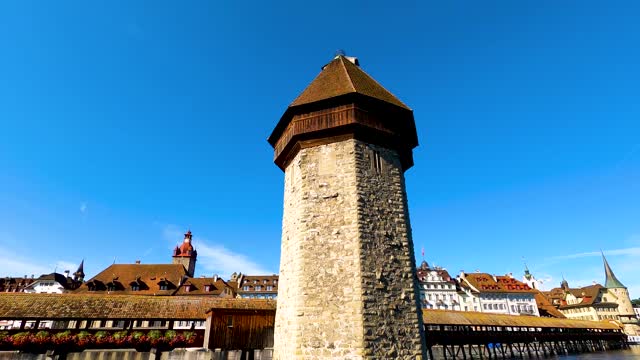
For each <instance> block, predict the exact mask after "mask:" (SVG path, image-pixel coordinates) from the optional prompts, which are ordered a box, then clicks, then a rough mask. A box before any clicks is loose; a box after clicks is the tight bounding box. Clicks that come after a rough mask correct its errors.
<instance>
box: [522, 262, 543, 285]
mask: <svg viewBox="0 0 640 360" xmlns="http://www.w3.org/2000/svg"><path fill="white" fill-rule="evenodd" d="M522 282H523V283H525V284H527V285H528V286H529V287H530V288H532V289H534V290H539V291H542V284H543V281H542V280H538V279H536V277H535V276H533V274H532V273H531V272H530V271H529V267H528V266H527V264H524V276H522Z"/></svg>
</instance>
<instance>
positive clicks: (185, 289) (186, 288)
mask: <svg viewBox="0 0 640 360" xmlns="http://www.w3.org/2000/svg"><path fill="white" fill-rule="evenodd" d="M184 291H185V292H190V291H191V284H187V285H185V286H184Z"/></svg>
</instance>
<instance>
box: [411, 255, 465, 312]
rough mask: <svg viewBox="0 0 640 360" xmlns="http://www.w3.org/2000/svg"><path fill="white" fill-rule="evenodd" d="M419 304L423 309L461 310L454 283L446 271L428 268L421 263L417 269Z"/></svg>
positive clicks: (425, 263)
mask: <svg viewBox="0 0 640 360" xmlns="http://www.w3.org/2000/svg"><path fill="white" fill-rule="evenodd" d="M418 281H419V282H420V303H421V304H422V307H423V308H425V309H442V310H461V308H460V297H459V296H458V291H457V286H456V281H455V280H454V279H452V278H451V276H449V273H448V272H447V270H446V269H443V268H440V267H433V268H432V267H429V264H427V262H426V261H423V262H422V264H421V265H420V267H419V268H418Z"/></svg>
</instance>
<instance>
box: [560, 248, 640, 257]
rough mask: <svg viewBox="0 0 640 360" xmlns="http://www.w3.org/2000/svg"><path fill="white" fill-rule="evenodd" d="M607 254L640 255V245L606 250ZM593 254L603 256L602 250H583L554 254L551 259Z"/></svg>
mask: <svg viewBox="0 0 640 360" xmlns="http://www.w3.org/2000/svg"><path fill="white" fill-rule="evenodd" d="M604 253H605V256H619V255H627V256H640V247H629V248H623V249H615V250H605V251H604ZM593 256H602V253H601V252H600V251H589V252H581V253H575V254H569V255H561V256H554V257H552V258H551V259H555V260H562V259H578V258H585V257H593Z"/></svg>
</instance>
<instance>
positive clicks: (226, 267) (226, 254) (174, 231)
mask: <svg viewBox="0 0 640 360" xmlns="http://www.w3.org/2000/svg"><path fill="white" fill-rule="evenodd" d="M162 234H163V237H164V238H165V239H167V241H169V242H170V246H171V247H174V246H176V244H178V243H180V242H182V239H183V236H184V235H183V234H184V229H182V228H180V227H178V226H176V225H167V226H165V227H164V228H163V230H162ZM193 246H194V247H195V248H196V250H197V251H198V263H197V266H196V269H198V273H199V274H203V273H206V274H207V275H209V276H211V275H213V274H218V275H219V276H222V277H223V278H229V276H230V275H231V274H232V273H234V272H242V273H243V274H256V275H258V274H260V275H262V274H273V273H274V272H273V271H270V270H268V269H266V268H265V267H264V266H262V265H260V264H258V263H257V262H255V261H253V260H251V259H250V258H249V257H248V256H247V255H245V254H242V253H239V252H236V251H234V250H232V249H229V248H227V247H225V246H224V245H221V244H216V243H215V242H213V241H210V240H208V239H206V238H203V237H201V236H196V235H194V237H193ZM203 270H204V271H203Z"/></svg>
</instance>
